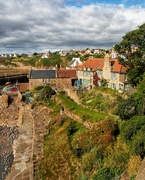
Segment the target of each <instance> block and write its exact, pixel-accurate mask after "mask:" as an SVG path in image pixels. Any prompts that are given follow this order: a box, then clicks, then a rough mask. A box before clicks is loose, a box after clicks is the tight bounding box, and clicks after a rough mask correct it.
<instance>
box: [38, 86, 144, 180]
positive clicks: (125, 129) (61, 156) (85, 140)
mask: <svg viewBox="0 0 145 180" xmlns="http://www.w3.org/2000/svg"><path fill="white" fill-rule="evenodd" d="M36 89H39V90H40V89H41V87H38V88H36ZM98 97H100V99H102V102H101V103H102V104H103V103H105V104H104V106H106V108H105V110H103V111H105V113H103V111H102V113H101V112H100V111H99V110H97V109H96V110H93V109H94V108H93V107H94V105H95V103H96V104H97V103H98V102H97V100H98ZM81 99H82V103H81V105H80V104H79V105H78V104H76V103H75V102H74V101H73V100H71V99H70V98H69V97H67V96H65V92H61V93H60V94H58V95H55V98H53V100H52V98H51V99H49V102H50V103H49V104H48V103H46V105H47V106H49V108H51V109H52V110H53V111H52V112H51V113H50V114H49V116H50V117H51V118H52V122H51V125H50V127H49V133H48V134H47V135H46V136H45V139H44V158H43V160H42V161H41V164H40V166H39V173H38V172H37V175H36V176H37V178H36V179H47V178H48V177H49V178H50V179H58V178H60V179H67V178H68V177H70V179H74V180H77V179H78V180H80V179H82V180H83V179H88V180H91V179H92V180H95V179H100V180H102V179H105V180H107V178H109V180H110V179H112V180H113V179H115V178H116V179H117V178H119V177H120V176H121V174H122V173H123V172H124V171H126V173H127V174H128V175H129V177H131V178H133V177H135V176H136V173H137V171H138V168H139V166H140V163H141V158H142V155H143V153H144V149H142V148H141V147H142V146H141V143H142V142H143V140H144V139H143V136H141V137H142V138H140V134H141V132H142V133H143V130H142V129H141V127H142V125H143V120H142V123H140V124H138V125H134V128H133V129H130V131H129V127H131V125H130V124H128V125H127V124H125V123H127V122H128V123H129V121H124V122H122V121H121V120H119V119H118V117H117V116H114V115H110V113H111V112H112V111H111V108H110V107H111V102H112V104H113V106H112V107H114V106H115V107H117V104H118V103H117V102H118V100H119V101H120V97H119V98H118V95H116V94H115V92H114V91H111V90H109V89H106V88H99V89H97V88H96V89H94V90H91V91H88V92H85V93H84V94H82V95H81ZM95 99H96V101H95ZM90 100H93V101H94V103H92V104H87V102H88V101H90ZM46 102H47V101H46ZM84 106H85V107H84ZM62 109H63V110H65V111H66V110H67V111H69V112H71V113H73V114H74V115H77V116H78V117H80V119H82V120H81V121H78V120H77V119H75V118H73V117H75V116H73V117H72V118H70V117H67V116H66V114H64V115H60V111H61V110H62ZM91 109H92V110H91ZM106 109H107V110H106ZM86 112H87V113H86ZM113 112H115V111H113ZM107 113H109V115H108V114H107ZM100 115H101V116H100ZM134 121H135V120H134ZM89 122H90V123H91V128H89V127H88V126H86V125H85V123H89ZM130 122H131V121H130ZM135 123H137V121H135ZM139 128H140V132H138V131H137V129H139ZM129 132H130V136H129V135H128V134H127V133H129ZM138 133H139V134H138ZM133 134H134V136H133ZM128 137H133V139H134V141H133V144H132V143H131V142H132V140H131V139H129V140H127V138H128ZM138 140H139V141H138ZM137 142H140V143H138V144H137ZM136 146H137V147H138V151H136V149H135V147H136ZM139 147H140V148H139ZM135 151H136V152H137V153H135ZM134 161H135V162H137V164H136V165H134V166H133V165H132V164H131V162H134Z"/></svg>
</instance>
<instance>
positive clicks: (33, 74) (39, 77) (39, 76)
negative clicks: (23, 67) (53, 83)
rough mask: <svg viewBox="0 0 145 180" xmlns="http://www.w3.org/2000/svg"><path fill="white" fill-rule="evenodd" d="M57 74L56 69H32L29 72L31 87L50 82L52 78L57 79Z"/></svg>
mask: <svg viewBox="0 0 145 180" xmlns="http://www.w3.org/2000/svg"><path fill="white" fill-rule="evenodd" d="M56 76H57V72H56V70H50V69H45V70H30V73H29V88H30V89H31V88H34V87H36V86H41V85H44V84H49V83H50V80H52V79H55V78H56Z"/></svg>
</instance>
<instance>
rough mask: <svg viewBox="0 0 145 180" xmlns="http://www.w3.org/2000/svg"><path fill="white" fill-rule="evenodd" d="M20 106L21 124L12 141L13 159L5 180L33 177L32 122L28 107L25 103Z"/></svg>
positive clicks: (24, 179) (21, 179)
mask: <svg viewBox="0 0 145 180" xmlns="http://www.w3.org/2000/svg"><path fill="white" fill-rule="evenodd" d="M22 108H23V112H22V124H21V125H20V127H19V136H18V138H17V139H15V141H14V143H13V153H14V161H13V165H12V167H11V172H10V173H9V175H8V176H7V177H6V180H32V179H33V147H34V134H33V131H34V129H33V127H34V126H33V123H34V122H33V117H32V115H31V109H30V107H29V106H28V105H26V106H24V107H22Z"/></svg>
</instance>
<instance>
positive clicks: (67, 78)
mask: <svg viewBox="0 0 145 180" xmlns="http://www.w3.org/2000/svg"><path fill="white" fill-rule="evenodd" d="M76 81H77V76H76V70H75V69H58V70H50V69H46V70H31V71H30V74H29V87H30V89H31V88H34V87H36V86H41V85H44V84H48V85H50V86H51V87H52V88H53V89H57V90H59V91H60V90H64V89H65V88H71V87H73V86H74V85H75V84H76Z"/></svg>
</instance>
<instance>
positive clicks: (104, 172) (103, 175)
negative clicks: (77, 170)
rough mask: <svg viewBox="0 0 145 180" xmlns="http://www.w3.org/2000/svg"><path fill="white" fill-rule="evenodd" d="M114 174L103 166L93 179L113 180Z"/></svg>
mask: <svg viewBox="0 0 145 180" xmlns="http://www.w3.org/2000/svg"><path fill="white" fill-rule="evenodd" d="M114 176H115V175H114V174H113V173H112V172H111V171H109V170H108V169H106V168H101V169H99V170H98V172H97V173H96V174H95V175H94V176H93V178H92V180H113V179H114Z"/></svg>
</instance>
